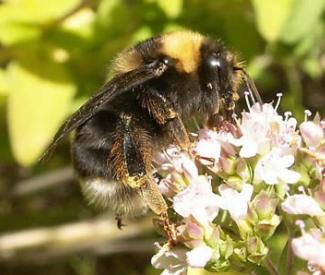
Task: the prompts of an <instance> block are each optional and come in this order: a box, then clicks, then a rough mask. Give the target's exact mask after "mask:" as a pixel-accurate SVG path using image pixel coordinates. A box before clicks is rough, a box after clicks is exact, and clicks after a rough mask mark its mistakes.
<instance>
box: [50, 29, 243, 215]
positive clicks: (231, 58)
mask: <svg viewBox="0 0 325 275" xmlns="http://www.w3.org/2000/svg"><path fill="white" fill-rule="evenodd" d="M113 69H114V72H115V77H114V78H113V79H112V80H111V81H110V82H108V83H107V84H105V85H104V86H103V88H102V89H101V90H100V91H99V93H98V94H96V95H95V96H93V97H92V98H91V99H90V100H89V101H88V102H87V103H86V104H85V105H84V106H82V107H81V108H80V109H79V110H78V111H77V112H76V113H75V114H73V115H72V116H71V117H70V118H69V119H68V120H67V121H66V123H65V124H64V125H63V126H62V127H61V129H60V130H59V132H58V134H57V135H56V137H55V139H54V141H53V143H52V144H51V145H50V148H49V150H48V152H50V151H52V150H53V149H54V148H55V147H56V145H57V143H58V142H59V141H60V140H61V139H62V138H63V137H64V136H65V135H66V134H67V133H69V132H70V131H72V130H76V136H75V140H74V142H73V144H72V159H73V164H74V167H75V170H76V171H77V174H78V175H79V177H80V179H81V183H82V184H81V185H82V188H83V191H84V193H85V196H86V198H87V199H88V200H89V201H90V202H91V203H94V204H96V205H99V206H101V207H110V208H112V209H113V210H114V211H115V212H116V213H117V214H118V215H125V214H128V213H137V212H141V209H143V208H145V206H146V205H147V206H149V208H150V209H151V210H153V211H154V212H155V213H156V214H159V215H160V214H164V215H165V214H166V211H167V205H166V203H165V201H164V200H163V198H162V196H161V195H160V193H159V191H158V187H157V185H156V182H155V181H154V178H153V175H152V174H153V167H152V156H153V154H154V153H155V152H156V151H158V150H161V149H162V148H164V146H166V145H167V144H168V143H170V142H175V143H176V144H178V145H179V146H180V147H181V148H182V149H184V150H186V149H187V148H188V146H189V138H188V136H187V131H186V129H185V127H184V123H185V122H186V121H188V120H189V119H191V118H193V117H195V116H197V115H199V116H201V117H202V118H203V121H204V122H205V123H206V124H209V121H213V120H212V119H211V118H213V117H214V116H216V115H221V114H222V115H224V116H225V117H228V116H229V113H231V112H232V111H233V109H234V104H235V101H236V100H237V99H238V95H237V90H238V85H239V83H240V81H241V79H242V78H243V76H244V71H243V68H242V67H241V65H240V64H239V62H238V61H237V59H236V56H235V55H233V54H232V53H231V52H229V51H228V50H226V49H225V48H224V46H223V45H222V44H221V43H219V42H216V41H214V40H212V39H210V38H208V37H205V36H202V35H200V34H198V33H193V32H176V33H168V34H164V35H161V36H157V37H154V38H151V39H149V40H147V41H144V42H141V43H139V44H138V45H136V46H135V47H134V48H131V49H128V50H126V51H124V52H122V53H121V54H120V55H118V56H117V58H116V60H115V62H114V66H113Z"/></svg>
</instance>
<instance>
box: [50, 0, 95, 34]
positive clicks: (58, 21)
mask: <svg viewBox="0 0 325 275" xmlns="http://www.w3.org/2000/svg"><path fill="white" fill-rule="evenodd" d="M93 3H94V1H92V0H81V2H80V3H79V4H78V5H77V6H75V7H74V8H72V9H71V10H69V11H68V12H67V13H65V14H63V15H62V16H61V17H59V18H57V19H56V20H54V21H51V22H50V23H49V24H47V25H46V26H45V29H53V28H55V27H57V26H58V25H60V24H61V23H62V22H64V21H65V20H66V19H68V18H69V17H71V16H72V15H74V14H76V13H77V12H78V11H80V10H82V9H83V8H85V7H87V6H91V5H92V4H93Z"/></svg>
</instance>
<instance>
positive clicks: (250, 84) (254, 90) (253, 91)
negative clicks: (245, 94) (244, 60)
mask: <svg viewBox="0 0 325 275" xmlns="http://www.w3.org/2000/svg"><path fill="white" fill-rule="evenodd" d="M242 73H243V75H244V80H245V84H246V86H247V88H248V91H249V93H250V94H251V96H252V98H256V99H257V101H258V103H259V104H261V105H263V100H262V98H261V95H260V93H259V92H258V90H257V88H256V85H255V83H254V81H253V80H252V79H251V77H250V76H249V75H248V74H247V72H246V71H245V70H242Z"/></svg>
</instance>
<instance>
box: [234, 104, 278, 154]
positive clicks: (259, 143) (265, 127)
mask: <svg viewBox="0 0 325 275" xmlns="http://www.w3.org/2000/svg"><path fill="white" fill-rule="evenodd" d="M281 122H282V117H281V116H279V115H278V114H277V113H276V111H275V109H274V108H273V106H272V104H263V106H262V108H261V106H260V105H259V104H255V105H253V106H252V107H251V108H250V112H249V113H247V112H244V113H243V114H242V121H241V124H240V125H239V128H240V130H241V132H242V136H241V137H240V138H239V139H238V140H237V141H235V142H234V144H235V145H236V146H242V148H241V150H240V152H239V155H240V156H241V157H243V158H249V157H253V156H255V155H256V154H264V153H266V152H267V151H268V150H269V148H270V142H271V130H272V129H271V128H272V126H273V125H274V124H275V123H281Z"/></svg>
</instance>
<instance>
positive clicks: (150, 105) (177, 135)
mask: <svg viewBox="0 0 325 275" xmlns="http://www.w3.org/2000/svg"><path fill="white" fill-rule="evenodd" d="M139 100H140V102H141V105H142V107H143V108H145V109H147V110H148V111H149V112H150V114H151V115H152V116H153V118H154V119H155V121H156V122H157V123H158V124H160V125H164V126H165V127H166V128H167V130H168V132H169V133H171V135H172V137H173V139H174V140H175V141H176V143H177V144H178V145H179V146H180V147H181V148H182V149H183V150H188V148H189V146H190V139H189V136H188V133H187V131H186V128H185V126H184V123H183V121H182V119H181V118H180V116H179V114H178V113H177V111H176V110H175V108H174V107H173V104H172V103H171V102H170V100H168V99H167V98H166V97H165V96H164V95H162V94H161V93H159V92H158V91H157V90H155V89H153V88H145V89H144V90H143V91H141V93H139Z"/></svg>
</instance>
